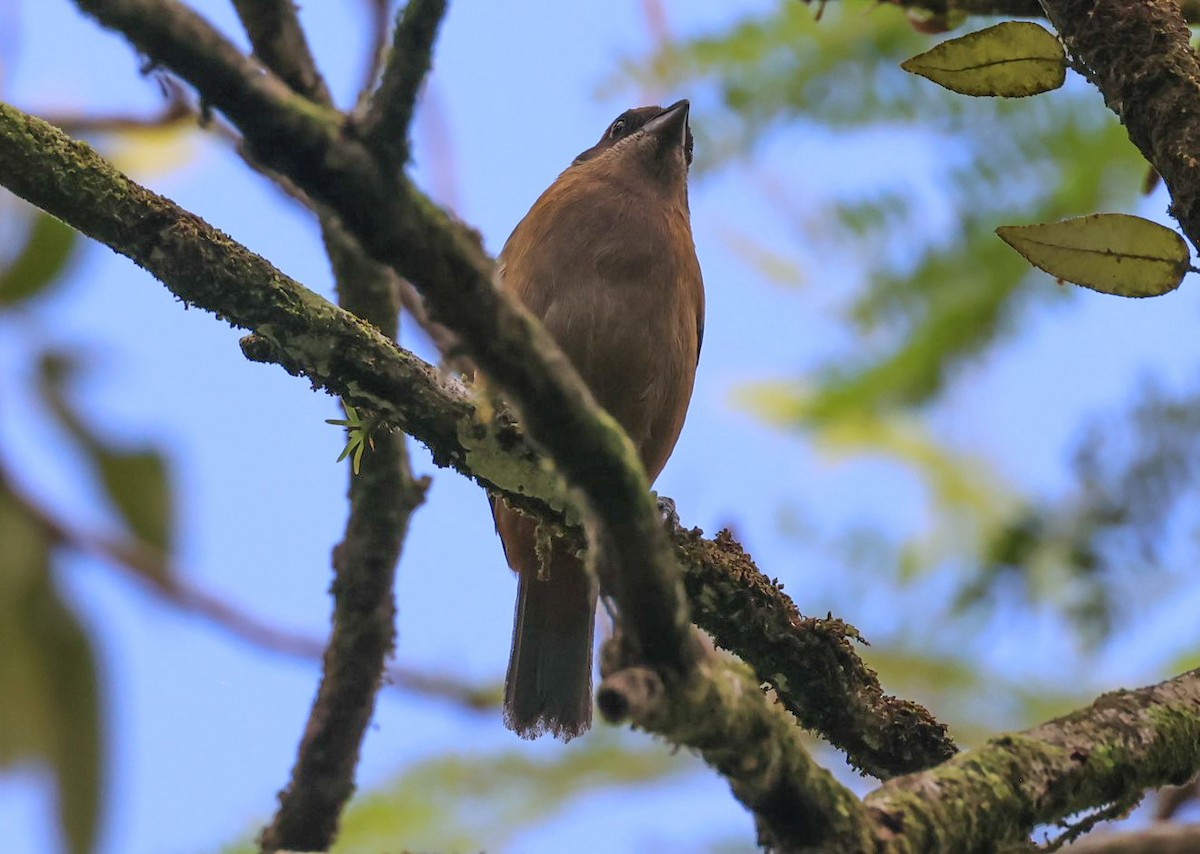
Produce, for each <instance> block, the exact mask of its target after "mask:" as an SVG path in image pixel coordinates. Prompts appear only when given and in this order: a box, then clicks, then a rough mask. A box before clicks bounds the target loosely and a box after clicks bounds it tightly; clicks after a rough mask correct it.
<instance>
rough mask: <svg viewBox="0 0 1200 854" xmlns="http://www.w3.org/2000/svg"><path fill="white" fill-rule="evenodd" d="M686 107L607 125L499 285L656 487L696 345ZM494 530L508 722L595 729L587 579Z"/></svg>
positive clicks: (510, 518) (528, 225) (525, 732)
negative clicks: (509, 589)
mask: <svg viewBox="0 0 1200 854" xmlns="http://www.w3.org/2000/svg"><path fill="white" fill-rule="evenodd" d="M691 162H692V133H691V129H690V128H689V127H688V102H687V101H679V102H677V103H675V104H672V105H671V106H669V107H667V108H666V109H663V108H661V107H639V108H637V109H633V110H627V111H625V112H624V113H622V114H621V115H620V116H618V117H617V118H616V120H614V121H613V123H612V124H611V125H609V126H608V129H607V130H606V131H605V132H604V136H603V137H601V139H600V141H599V142H598V143H596V144H595V145H594V146H592V147H591V148H589V149H588V150H587V151H585V152H583V153H582V154H580V155H579V156H578V157H576V158H575V160H574V162H573V163H572V164H571V165H570V166H569V167H568V168H567V170H566V171H565V172H563V173H562V174H561V175H559V176H558V180H556V181H555V182H554V183H553V184H551V185H550V187H549V189H547V190H546V191H545V192H544V193H542V195H541V197H540V198H539V199H538V200H537V201H536V202H535V203H534V205H533V207H532V208H531V209H530V211H529V213H527V214H526V215H525V218H524V219H522V220H521V221H520V223H518V224H517V227H516V228H515V229H514V230H513V233H512V235H511V236H510V237H509V238H508V243H506V244H505V246H504V250H503V251H502V252H501V253H500V268H499V269H500V277H501V282H502V286H503V288H504V289H505V290H506V291H508V292H509V293H511V294H512V295H513V296H515V297H516V298H517V299H519V300H520V301H521V302H522V303H523V304H524V305H525V307H526V308H527V309H529V311H531V312H532V313H533V314H534V315H536V316H537V317H538V318H540V319H541V321H542V323H543V324H545V326H546V328H547V329H548V330H549V331H550V334H551V335H553V336H554V338H555V340H556V341H557V342H558V345H559V346H560V347H561V348H562V349H563V351H564V352H565V353H566V355H567V357H568V358H570V360H571V362H572V363H573V364H574V366H575V369H576V370H577V371H578V372H579V374H580V376H581V377H582V378H583V380H584V382H586V383H587V385H588V387H589V388H590V389H591V392H592V394H593V395H594V396H595V398H596V400H597V402H599V403H600V405H601V406H603V407H604V408H605V409H606V410H608V412H609V413H610V414H611V415H612V416H613V417H614V418H616V420H617V421H618V422H620V424H621V426H622V427H624V428H625V431H626V432H627V433H628V434H629V438H630V439H632V440H633V443H634V445H635V446H636V447H637V449H638V451H639V452H640V453H641V458H642V465H643V466H645V469H646V474H647V475H648V476H649V478H650V480H651V482H653V480H654V479H655V477H657V476H658V473H659V472H660V471H662V468H663V466H664V465H665V464H666V462H667V457H669V456H670V455H671V451H672V450H673V449H674V447H675V442H676V440H677V439H678V438H679V431H680V430H681V429H682V427H683V420H684V416H685V415H686V414H687V408H688V401H689V400H690V399H691V396H692V383H693V381H694V380H695V376H696V363H697V361H698V360H699V358H700V343H701V340H702V339H703V337H704V284H703V282H702V280H701V277H700V263H699V261H698V260H697V259H696V248H695V245H694V243H693V242H692V227H691V221H690V218H689V213H688V196H687V174H688V167H689V166H690V165H691ZM493 513H494V515H495V519H496V530H497V531H498V532H499V534H500V538H501V540H502V541H503V543H504V552H505V555H506V556H507V558H508V563H509V565H510V566H511V567H512V568H513V569H514V570H515V571H516V572H517V573H518V576H519V579H520V580H519V589H518V593H517V611H516V621H515V625H514V627H513V640H512V652H511V655H510V658H509V663H508V676H507V679H506V685H505V697H504V721H505V723H506V724H507V725H508V727H509V728H510V729H512V730H514V731H515V732H516V733H517V734H518V735H520V736H522V737H524V738H536V737H538V736H539V735H542V734H543V733H545V732H549V733H552V734H553V735H555V736H558V737H560V738H562V739H564V740H566V739H570V738H573V737H574V736H577V735H580V734H581V733H583V732H584V731H585V730H587V728H588V727H589V726H590V725H591V722H592V690H591V687H592V685H591V683H592V634H593V630H594V627H595V618H596V581H595V579H594V578H593V577H592V576H591V574H589V573H588V572H587V570H586V569H585V568H584V564H583V561H582V560H581V558H580V557H579V555H577V554H576V553H575V552H573V551H572V550H571V549H570V548H569V547H568V546H567V544H566V543H565V542H563V541H561V540H555V541H553V542H552V543H551V544H550V548H549V550H548V552H547V554H546V559H545V562H544V565H539V560H538V555H537V545H536V544H537V523H536V522H535V521H534V520H532V519H530V518H529V517H526V516H523V515H521V514H519V513H517V512H516V511H513V510H511V509H510V508H509V507H508V506H507V505H505V504H504V503H503V502H502V501H497V502H496V503H495V504H494V505H493Z"/></svg>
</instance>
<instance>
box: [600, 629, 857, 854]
mask: <svg viewBox="0 0 1200 854" xmlns="http://www.w3.org/2000/svg"><path fill="white" fill-rule="evenodd" d="M617 644H619V641H618V640H612V641H609V642H608V644H607V645H606V650H605V652H606V656H605V657H606V658H610V659H611V658H614V657H615V658H617V659H619V658H620V653H619V652H618V653H612V652H610V648H611V647H612V646H614V645H617ZM597 699H598V702H599V706H600V712H601V714H603V715H604V716H605V718H606V719H608V720H609V721H611V722H613V723H619V722H623V721H630V722H631V723H633V724H634V725H635V726H637V727H639V728H640V729H643V730H645V731H647V732H650V733H654V734H655V735H661V736H663V737H665V738H666V739H667V740H668V741H670V742H672V743H674V744H686V745H689V746H690V747H692V748H693V749H694V750H696V751H697V752H698V753H699V754H700V756H701V757H702V758H703V759H704V761H705V762H707V763H708V764H709V765H710V766H712V767H713V768H714V769H716V770H717V771H718V772H719V773H720V774H721V775H722V776H724V777H725V778H726V779H727V780H729V785H730V788H731V789H732V790H733V794H734V796H735V797H737V799H738V800H739V801H741V802H742V804H744V805H745V806H746V808H747V809H748V810H749V811H750V812H751V813H752V814H753V815H754V817H755V820H756V823H757V825H758V842H759V844H760V845H762V846H763V847H765V848H767V849H769V850H772V851H800V850H808V849H819V850H822V851H865V850H867V848H868V847H869V841H870V835H871V818H870V816H869V815H868V813H867V812H866V810H865V809H864V808H863V804H862V801H860V800H859V799H858V798H857V797H856V796H855V795H854V793H853V792H851V791H850V790H849V789H847V788H846V787H845V786H843V785H841V784H840V783H838V782H837V781H836V780H835V779H834V778H833V775H832V774H830V773H829V772H828V771H827V770H825V769H824V768H822V767H820V766H819V765H817V763H815V762H814V761H813V760H812V757H811V756H810V755H809V753H808V751H807V750H806V749H805V747H804V744H803V743H802V740H801V739H802V738H803V736H802V734H801V732H800V730H799V729H797V728H796V726H795V724H794V723H793V721H792V719H791V716H790V715H788V714H787V713H786V712H784V711H783V710H782V709H780V708H779V706H777V705H776V704H774V703H773V702H771V701H770V700H769V699H768V698H767V697H765V696H764V695H763V693H762V691H761V690H760V688H759V682H758V679H757V678H756V677H755V675H754V673H753V672H752V671H751V670H750V668H748V667H747V666H746V665H745V664H743V663H742V662H740V661H736V660H731V659H727V658H717V657H712V658H709V659H708V660H706V661H704V662H703V663H702V664H701V665H700V666H699V667H698V668H697V670H696V671H694V675H693V676H689V677H688V678H687V679H685V680H682V681H675V682H672V683H664V682H663V681H662V680H661V679H660V678H659V676H658V674H657V673H656V672H655V671H653V670H649V669H647V668H642V667H629V668H625V669H620V670H616V671H615V672H610V673H607V674H606V675H605V677H604V680H603V681H602V682H601V683H600V689H599V691H598V692H597ZM833 840H836V841H837V842H836V845H833V844H831V842H832V841H833Z"/></svg>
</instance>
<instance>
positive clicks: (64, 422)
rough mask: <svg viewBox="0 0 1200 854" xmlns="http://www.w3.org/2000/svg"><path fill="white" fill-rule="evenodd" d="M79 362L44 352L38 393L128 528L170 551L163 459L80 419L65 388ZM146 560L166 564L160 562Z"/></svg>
mask: <svg viewBox="0 0 1200 854" xmlns="http://www.w3.org/2000/svg"><path fill="white" fill-rule="evenodd" d="M82 364H83V360H82V358H81V357H80V356H79V354H76V353H71V352H68V351H55V350H48V351H46V352H44V353H43V354H42V356H41V360H40V374H39V388H40V391H41V393H42V398H43V400H45V402H46V404H47V406H48V408H49V409H50V410H51V411H52V412H53V413H54V414H55V416H57V418H58V421H59V423H60V424H61V426H62V427H63V428H64V429H65V430H66V431H67V432H68V433H69V434H70V435H71V437H72V438H73V439H75V441H76V442H78V443H79V446H80V448H81V450H82V451H83V452H84V454H86V455H87V458H88V462H90V463H91V464H92V466H93V468H94V469H95V471H96V474H97V475H98V476H99V479H100V483H101V486H103V488H104V492H105V494H106V495H107V497H108V499H109V501H110V502H111V503H112V506H113V509H115V510H116V511H117V514H118V515H119V516H120V517H121V519H122V520H123V521H124V522H125V525H126V527H127V528H128V529H129V531H130V532H131V533H132V534H133V535H134V536H136V537H137V539H138V540H139V541H141V542H142V543H144V544H145V545H148V546H151V547H152V548H155V549H157V550H159V551H161V552H162V553H163V554H169V553H170V551H171V548H172V546H173V544H174V536H173V535H174V522H175V515H174V492H173V491H172V488H171V472H170V466H169V463H168V460H167V458H166V457H165V455H163V454H162V453H161V452H159V451H157V450H155V449H154V448H152V447H142V448H124V447H121V446H119V445H117V444H116V443H114V442H110V441H108V440H107V439H106V438H105V437H103V436H101V435H100V434H99V432H98V431H97V430H95V429H94V428H93V426H92V425H91V424H89V423H88V422H87V421H86V420H85V419H84V417H83V416H82V415H81V414H80V413H79V412H78V411H77V409H76V406H75V403H74V400H73V399H72V396H71V393H70V392H71V388H70V386H71V383H72V382H73V381H74V379H75V377H76V375H77V374H78V373H79V371H80V368H81V366H82ZM151 565H153V566H154V568H155V569H159V570H162V571H165V570H166V569H167V566H166V562H165V561H159V562H157V563H154V564H151ZM149 568H150V566H149V565H148V566H147V567H145V569H147V570H148V569H149ZM160 580H161V579H160Z"/></svg>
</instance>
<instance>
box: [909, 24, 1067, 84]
mask: <svg viewBox="0 0 1200 854" xmlns="http://www.w3.org/2000/svg"><path fill="white" fill-rule="evenodd" d="M900 67H901V68H903V69H904V70H905V71H908V72H911V73H913V74H919V75H920V76H921V77H925V78H927V79H929V80H932V81H933V82H934V83H937V84H938V85H939V86H944V87H945V88H947V89H949V90H951V91H952V92H958V93H960V94H962V95H990V96H996V97H1001V98H1024V97H1026V96H1027V95H1037V94H1039V93H1041V92H1049V91H1050V90H1051V89H1057V88H1058V87H1059V86H1062V84H1063V81H1064V80H1065V79H1066V75H1067V56H1066V53H1064V51H1063V48H1062V45H1061V44H1059V41H1058V39H1057V38H1055V37H1054V35H1053V34H1051V33H1050V32H1048V31H1047V30H1046V29H1044V28H1043V27H1039V26H1038V25H1037V24H1033V23H1030V22H1028V21H1007V22H1005V23H1003V24H997V25H996V26H994V27H988V28H987V29H985V30H979V31H978V32H975V33H971V34H970V35H965V36H962V37H961V38H957V39H950V40H949V41H945V42H942V43H941V44H939V45H938V46H937V47H935V48H933V49H932V50H928V51H926V52H925V53H922V54H920V55H918V56H914V57H913V58H912V59H908V60H905V61H904V62H902V63H901V64H900Z"/></svg>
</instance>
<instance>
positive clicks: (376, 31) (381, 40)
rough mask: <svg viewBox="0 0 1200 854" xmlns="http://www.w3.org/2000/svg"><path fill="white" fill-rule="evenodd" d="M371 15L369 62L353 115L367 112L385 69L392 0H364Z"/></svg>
mask: <svg viewBox="0 0 1200 854" xmlns="http://www.w3.org/2000/svg"><path fill="white" fill-rule="evenodd" d="M363 2H364V3H365V4H366V6H367V12H368V14H369V15H370V18H371V23H370V24H369V31H370V37H369V39H368V41H367V63H366V65H365V67H364V69H363V76H362V81H361V82H360V83H359V85H358V95H357V97H355V99H354V110H353V115H355V116H358V117H360V118H361V116H362V115H363V114H364V113H365V112H366V110H367V108H368V105H369V103H370V98H371V92H372V91H374V89H375V85H376V83H377V82H378V81H379V75H380V73H381V72H382V71H383V67H384V64H385V63H386V62H387V56H388V22H389V21H390V20H391V16H390V14H389V12H390V11H391V6H392V4H391V2H390V0H363Z"/></svg>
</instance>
